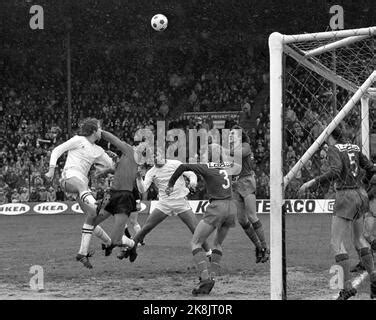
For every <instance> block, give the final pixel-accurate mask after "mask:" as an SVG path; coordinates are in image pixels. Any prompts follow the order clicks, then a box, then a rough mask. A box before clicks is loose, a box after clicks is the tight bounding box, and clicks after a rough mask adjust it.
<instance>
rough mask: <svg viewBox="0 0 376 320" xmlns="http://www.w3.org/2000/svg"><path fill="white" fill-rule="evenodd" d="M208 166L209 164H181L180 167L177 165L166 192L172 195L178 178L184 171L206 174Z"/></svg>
mask: <svg viewBox="0 0 376 320" xmlns="http://www.w3.org/2000/svg"><path fill="white" fill-rule="evenodd" d="M206 167H207V166H206V165H204V164H181V165H180V166H179V167H177V169H176V170H175V172H174V173H173V175H172V176H171V178H170V180H169V181H168V185H167V189H166V194H167V195H170V194H171V193H172V191H173V190H174V185H175V182H176V180H178V178H179V177H180V176H181V175H182V174H183V172H186V171H193V172H194V173H196V174H200V175H205V168H206Z"/></svg>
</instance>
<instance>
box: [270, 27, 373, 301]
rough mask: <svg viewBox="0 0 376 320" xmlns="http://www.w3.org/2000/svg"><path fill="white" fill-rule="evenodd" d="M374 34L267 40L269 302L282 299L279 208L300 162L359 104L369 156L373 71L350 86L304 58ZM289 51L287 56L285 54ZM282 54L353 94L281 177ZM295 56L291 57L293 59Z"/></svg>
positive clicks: (334, 33)
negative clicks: (317, 43)
mask: <svg viewBox="0 0 376 320" xmlns="http://www.w3.org/2000/svg"><path fill="white" fill-rule="evenodd" d="M375 34H376V27H370V28H361V29H351V30H341V31H330V32H319V33H311V34H301V35H282V34H280V33H278V32H274V33H272V34H271V35H270V36H269V53H270V248H271V257H270V295H271V299H272V300H282V299H285V294H286V293H285V283H284V262H283V261H284V259H285V257H284V252H283V250H284V244H283V241H284V234H283V226H284V220H283V214H282V205H283V200H284V189H285V188H286V186H287V184H288V183H289V181H290V179H291V178H292V177H293V176H294V173H295V172H296V171H298V170H299V169H300V168H301V167H302V166H303V164H304V159H305V158H309V157H310V154H312V153H313V152H315V151H316V150H317V149H318V148H319V147H320V145H321V143H322V142H323V141H325V138H326V137H327V136H328V135H329V134H330V133H331V132H332V131H333V130H334V128H335V127H336V126H337V124H338V123H339V122H340V121H341V120H342V119H343V118H344V117H345V116H346V114H347V113H348V112H349V110H351V108H352V107H353V106H354V105H355V104H357V103H358V102H359V100H361V113H362V115H361V116H362V119H363V120H362V126H361V128H362V129H361V132H362V142H364V147H363V152H364V153H365V154H366V155H367V156H369V138H368V137H369V127H368V100H369V97H370V96H372V97H375V96H376V88H372V87H371V86H372V83H373V81H374V80H376V71H374V72H373V73H372V74H371V75H370V77H369V78H368V79H367V80H366V81H365V82H364V83H363V85H362V86H361V87H357V86H354V85H353V84H352V83H351V82H349V81H347V80H346V79H343V78H342V77H340V76H336V75H335V74H332V73H330V72H328V73H325V70H323V69H322V68H321V69H320V68H317V67H316V66H315V65H314V64H311V63H310V62H309V61H308V59H305V58H306V57H312V56H314V55H316V54H319V53H322V52H326V51H329V50H333V49H335V48H339V47H342V46H345V45H348V44H352V43H354V42H357V41H360V40H363V39H365V38H367V37H370V36H373V35H375ZM334 38H336V39H338V38H341V40H337V41H335V42H333V43H331V44H328V45H323V46H321V47H319V48H316V49H314V50H310V51H308V52H306V53H305V55H304V56H299V55H300V54H299V53H296V54H295V52H294V50H292V49H291V48H290V47H287V46H286V44H289V43H293V42H302V41H313V40H330V39H334ZM288 51H289V52H288ZM284 53H287V54H289V55H290V56H292V57H293V58H294V59H295V60H297V61H298V62H299V63H301V64H303V65H304V66H305V67H308V68H309V69H311V70H313V71H315V72H316V73H318V74H320V75H321V76H323V77H325V78H327V79H328V80H330V81H332V82H334V83H336V84H337V85H339V86H341V87H343V88H345V89H346V90H349V91H351V92H353V94H354V96H353V97H352V98H351V99H350V100H349V101H348V103H347V104H346V105H345V106H344V107H343V108H342V109H341V111H340V112H339V113H338V114H337V115H336V117H335V118H334V119H333V121H332V122H331V123H330V124H329V125H328V127H327V128H326V129H325V130H324V131H323V132H322V134H321V135H320V136H319V137H318V138H317V140H316V141H315V142H314V143H313V145H312V146H311V147H310V148H309V149H308V150H307V152H306V153H305V154H304V155H303V157H302V158H301V160H302V162H301V161H298V162H297V163H296V165H295V166H294V167H293V168H292V169H291V171H290V172H289V173H288V174H287V175H286V176H285V177H284V176H283V150H282V146H283V141H282V139H283V80H284V79H283V75H284V70H283V68H284V66H283V64H284V62H283V61H284V58H283V55H284ZM294 54H295V56H294Z"/></svg>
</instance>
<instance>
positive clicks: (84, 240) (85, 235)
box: [78, 223, 94, 256]
mask: <svg viewBox="0 0 376 320" xmlns="http://www.w3.org/2000/svg"><path fill="white" fill-rule="evenodd" d="M93 230H94V227H93V226H91V225H89V224H86V223H84V225H83V227H82V235H81V246H80V250H79V251H78V253H79V254H82V255H84V256H86V255H87V253H88V251H89V246H90V240H91V235H92V234H93Z"/></svg>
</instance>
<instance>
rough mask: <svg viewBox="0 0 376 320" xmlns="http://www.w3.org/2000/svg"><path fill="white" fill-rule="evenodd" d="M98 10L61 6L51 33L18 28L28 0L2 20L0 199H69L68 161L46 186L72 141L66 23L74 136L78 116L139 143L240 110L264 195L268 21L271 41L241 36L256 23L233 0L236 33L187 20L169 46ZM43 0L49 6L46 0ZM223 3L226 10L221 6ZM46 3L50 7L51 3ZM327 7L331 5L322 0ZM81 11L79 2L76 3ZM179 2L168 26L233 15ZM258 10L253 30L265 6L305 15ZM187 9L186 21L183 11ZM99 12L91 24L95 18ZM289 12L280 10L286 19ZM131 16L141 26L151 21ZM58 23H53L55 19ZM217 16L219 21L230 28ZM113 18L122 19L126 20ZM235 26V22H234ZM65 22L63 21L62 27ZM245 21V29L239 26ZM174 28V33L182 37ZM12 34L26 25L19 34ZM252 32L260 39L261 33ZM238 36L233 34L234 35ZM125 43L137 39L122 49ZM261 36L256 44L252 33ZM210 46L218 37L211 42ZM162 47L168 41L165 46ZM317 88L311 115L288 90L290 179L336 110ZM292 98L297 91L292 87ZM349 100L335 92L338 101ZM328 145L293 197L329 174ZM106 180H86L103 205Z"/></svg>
mask: <svg viewBox="0 0 376 320" xmlns="http://www.w3.org/2000/svg"><path fill="white" fill-rule="evenodd" d="M113 2H114V3H113V6H115V7H116V6H119V8H118V9H117V10H119V12H120V10H124V8H123V7H122V6H127V5H126V4H122V3H123V2H118V1H113ZM222 2H223V1H222ZM306 2H307V3H308V5H312V6H316V4H312V3H311V1H306ZM93 3H95V5H88V6H87V8H86V9H85V10H83V11H80V10H74V8H73V7H72V8H71V10H70V11H69V10H68V11H66V10H65V9H64V8H63V7H58V8H55V9H56V10H58V11H57V12H59V15H58V16H57V17H56V19H57V20H56V21H58V22H59V23H57V22H56V25H54V26H51V28H48V29H46V31H43V32H45V33H43V32H39V33H38V32H34V31H30V30H27V31H25V30H24V28H23V27H22V26H23V24H25V25H27V23H28V21H27V20H25V19H26V18H28V17H26V18H24V19H23V20H22V19H19V18H18V15H16V14H15V13H14V12H16V11H17V10H18V13H19V14H20V12H21V13H22V10H23V9H24V7H25V6H27V4H25V3H23V2H22V3H21V2H20V4H19V8H17V10H13V9H15V8H10V7H6V9H7V10H8V11H9V12H13V13H14V14H13V15H7V16H4V19H0V20H2V21H4V22H1V21H0V23H7V21H8V20H7V19H11V20H10V21H8V22H9V25H12V26H13V25H14V26H15V27H14V28H12V31H11V32H9V33H8V34H6V35H4V36H5V37H7V38H6V39H5V38H4V40H6V41H4V45H3V48H2V49H1V54H0V70H1V72H0V83H1V84H2V85H1V87H0V204H1V203H6V202H19V201H42V202H43V201H53V200H58V201H62V200H73V198H72V196H71V195H65V194H64V192H62V190H61V188H60V187H59V183H58V181H59V178H60V172H61V169H62V167H63V164H64V157H62V158H61V159H60V161H59V168H58V169H57V172H56V177H55V179H54V180H53V182H52V183H51V184H48V183H47V182H46V181H45V179H44V173H45V172H47V170H48V164H49V157H50V154H51V150H52V149H53V148H54V147H55V146H57V145H59V144H60V143H62V142H63V141H65V140H67V139H68V138H69V137H70V136H69V133H68V123H67V118H68V113H67V105H68V101H67V99H68V98H67V72H66V52H65V50H66V49H67V46H68V44H67V38H66V32H67V29H69V28H71V44H70V47H71V48H70V49H71V92H72V98H71V105H72V117H71V119H72V121H71V126H72V132H73V133H74V132H76V130H77V128H78V124H79V122H80V121H81V120H82V119H84V118H86V117H96V118H98V119H101V120H102V123H103V127H104V128H105V129H107V130H109V131H111V132H113V133H114V134H115V135H117V136H118V137H119V138H121V139H123V140H124V141H126V142H128V143H130V144H133V142H134V140H133V137H134V133H135V132H136V131H137V130H138V129H140V128H148V129H150V130H152V131H154V132H155V130H156V123H157V121H158V120H164V121H166V123H167V127H168V128H169V129H172V128H182V129H189V128H197V129H199V128H206V129H211V128H212V127H213V121H212V119H210V118H208V119H199V118H198V117H192V118H191V119H185V118H184V117H183V113H184V112H205V111H231V110H233V111H239V112H240V117H241V118H243V120H244V119H245V120H247V118H248V119H249V118H250V117H251V115H252V116H253V117H255V119H250V120H252V121H250V123H252V126H250V127H247V128H246V129H247V133H248V135H249V136H250V138H251V139H250V140H251V144H252V150H253V156H254V159H255V173H256V177H257V185H258V187H257V197H258V198H268V197H269V149H270V144H269V140H270V122H269V105H268V103H269V101H268V100H265V101H263V104H264V105H261V108H259V106H257V105H256V104H255V99H256V97H257V96H258V94H259V93H260V92H261V91H262V89H263V87H265V85H266V83H267V74H268V63H267V60H268V56H267V48H266V47H265V43H266V40H265V34H267V33H269V31H268V30H265V29H264V28H265V27H264V26H265V25H266V24H267V23H266V21H264V20H263V21H262V23H260V26H262V30H263V31H264V32H265V34H264V35H261V33H258V34H259V36H258V38H261V41H260V40H258V41H256V40H255V41H254V42H252V41H250V37H251V36H250V32H249V31H247V32H245V31H244V30H248V24H249V19H243V18H244V17H245V16H246V15H244V14H243V13H244V10H248V9H249V8H248V7H249V5H248V4H247V3H246V2H242V1H239V2H237V3H236V4H235V3H234V2H231V5H230V6H231V10H235V9H236V10H237V11H236V12H237V14H235V15H234V14H233V15H232V18H231V19H232V20H231V21H233V24H231V25H232V26H233V27H234V28H235V29H236V30H235V31H234V30H230V29H231V28H228V26H226V25H225V24H219V23H217V24H213V23H211V24H208V26H207V28H206V29H205V28H204V29H205V30H206V31H203V32H201V33H200V34H199V35H196V33H195V31H194V30H193V29H197V28H195V24H194V23H189V24H187V25H188V26H190V27H191V29H192V30H191V31H192V33H184V32H182V33H179V34H177V32H175V31H173V30H174V29H172V31H171V33H166V36H165V39H162V36H161V35H159V36H158V35H153V36H150V32H151V31H150V30H149V29H148V30H149V31H148V33H145V32H146V31H145V30H141V29H140V30H137V28H136V26H143V25H148V23H147V24H145V23H144V21H143V23H135V22H134V21H132V22H131V21H125V22H124V21H123V20H124V19H123V17H122V15H121V14H119V15H116V14H112V13H111V14H108V13H107V11H106V10H107V9H108V8H105V7H103V8H102V4H101V3H100V2H98V1H94V2H93ZM148 3H149V2H147V1H143V4H142V5H140V7H139V8H133V9H132V8H128V7H127V8H126V10H125V11H126V12H133V11H137V10H142V7H143V6H146V7H147V6H148V5H149V4H148ZM41 4H44V3H43V1H42V2H41ZM222 4H223V5H225V2H223V3H222ZM45 5H48V4H47V2H46V4H45ZM321 5H322V6H324V1H323V3H322V4H321ZM7 6H11V5H10V4H8V5H7ZM76 6H80V5H79V4H78V3H77V4H76ZM130 6H132V5H131V4H130ZM174 6H175V4H171V6H170V5H169V8H166V9H165V12H166V14H168V13H169V12H168V10H172V11H173V14H171V15H173V16H174V17H175V21H174V20H173V19H172V23H175V24H176V26H180V25H179V23H183V22H184V19H183V17H185V16H190V17H192V19H197V20H200V23H204V22H203V21H206V18H205V17H207V16H210V17H212V18H213V19H214V20H215V19H216V18H215V17H217V16H219V17H222V16H221V15H223V17H224V16H225V15H226V14H227V12H229V10H227V9H230V8H225V7H224V8H222V9H223V10H222V9H221V10H219V9H218V8H217V7H218V6H217V4H216V2H214V1H208V2H207V4H205V6H206V7H207V8H206V7H205V8H206V9H205V8H201V7H200V10H199V11H198V12H197V7H195V5H194V4H192V5H188V4H180V5H176V7H174ZM179 6H180V7H179ZM109 7H111V6H109ZM120 7H121V8H120ZM235 7H236V8H235ZM301 7H302V8H305V6H301ZM234 8H235V9H234ZM247 8H248V9H247ZM299 8H300V7H299ZM11 9H12V10H13V11H12V10H11ZM112 9H113V8H112ZM252 9H253V10H255V12H256V13H257V14H256V13H255V14H254V17H253V22H252V28H253V27H255V26H256V25H257V21H258V19H261V17H265V10H269V13H270V10H271V12H274V11H276V12H277V11H278V10H282V11H283V10H286V12H290V10H300V9H298V7H296V6H292V7H291V6H290V7H289V8H287V7H286V8H285V9H284V8H283V6H282V8H278V5H276V6H274V5H273V6H271V7H270V6H268V5H267V4H261V3H260V4H257V8H252ZM20 10H21V11H20ZM64 10H65V11H64ZM132 10H133V11H132ZM302 10H303V9H302ZM3 11H4V10H3ZM8 11H7V12H8ZM172 11H171V12H172ZM46 12H47V14H50V13H48V11H46ZM49 12H51V10H50V11H49ZM75 12H79V13H80V15H79V16H76V17H75V16H73V26H70V27H69V26H68V24H67V23H66V20H64V19H62V18H61V17H62V16H63V15H69V13H70V14H75ZM187 12H190V13H191V14H190V15H187ZM323 12H326V11H325V10H324V11H323ZM60 13H64V14H62V15H60ZM93 15H94V16H95V17H96V19H91V18H92V17H93ZM266 16H267V17H268V19H269V20H270V21H269V20H268V25H270V26H272V25H273V23H272V21H271V20H273V19H274V14H267V15H266ZM283 16H284V15H283V14H281V17H283ZM287 16H288V15H286V17H287ZM299 16H302V17H303V16H305V15H303V14H302V15H299ZM2 17H3V16H2ZM134 17H135V19H138V20H139V19H143V18H142V17H147V15H146V14H145V15H140V16H137V15H134ZM140 17H141V18H140ZM179 17H180V18H181V19H180V18H179ZM223 17H222V18H223ZM242 17H243V18H242ZM51 18H52V17H49V18H48V19H47V21H51ZM89 18H90V19H89ZM97 18H98V19H97ZM222 18H221V19H218V20H216V21H217V22H218V21H223V20H224V19H222ZM106 19H108V20H106ZM110 19H115V20H116V19H120V20H121V23H120V22H116V21H117V20H116V21H115V20H111V21H110ZM236 19H238V20H239V19H240V20H241V19H243V20H241V21H240V20H239V21H236ZM263 19H264V18H263ZM325 19H327V17H326V14H325ZM138 20H137V21H138ZM179 20H181V21H179ZM92 21H95V23H93V22H92ZM109 21H110V22H111V23H110V22H109ZM114 21H115V22H116V23H115V22H114ZM325 21H326V20H325ZM99 22H100V23H99ZM236 22H239V25H238V24H236ZM197 23H199V22H197ZM135 25H136V26H135ZM285 25H286V26H287V25H289V28H290V29H291V30H294V28H296V26H294V24H287V20H286V24H285ZM60 26H63V27H62V28H63V29H61V28H60ZM244 26H247V28H243V27H244ZM64 28H66V29H64ZM148 28H150V27H149V26H148ZM179 28H180V27H179ZM179 28H178V27H176V28H175V30H178V29H179ZM299 28H300V29H299V30H300V32H303V31H302V30H301V26H299ZM16 30H20V32H19V34H17V33H16V32H17V31H16ZM179 30H180V29H179ZM252 30H253V32H254V35H255V34H256V29H252ZM224 31H226V33H224ZM281 31H283V30H281ZM174 32H175V33H174ZM235 32H237V34H238V37H236V38H235V37H234V34H235ZM285 32H288V31H287V30H285ZM141 33H142V34H144V35H145V34H147V36H146V37H144V38H142V37H141V36H140V37H139V38H140V41H141V38H142V39H143V40H144V42H143V43H139V42H137V38H138V34H141ZM186 34H190V35H191V37H187V36H186ZM246 36H248V38H247V41H245V39H246ZM128 37H129V39H132V41H128V42H127V40H129V39H128ZM158 37H159V38H158ZM195 37H196V38H195ZM262 37H264V38H262ZM254 38H255V39H256V36H254ZM145 39H146V40H145ZM197 39H198V40H197ZM167 40H168V41H170V42H171V43H170V44H169V43H168V41H167ZM211 40H213V41H212V42H210V41H211ZM158 41H160V42H161V44H163V45H160V46H159V45H158ZM215 41H217V42H218V41H222V42H223V41H226V44H225V45H224V44H223V43H222V45H218V43H217V42H215ZM145 43H146V46H145ZM125 44H128V45H125ZM132 44H133V46H132ZM245 44H246V45H245ZM313 86H315V84H313ZM311 89H312V88H311ZM316 89H317V90H316ZM319 89H320V90H321V87H318V88H313V89H312V90H311V91H313V92H316V91H317V94H318V95H319V96H320V98H319V99H322V100H320V101H313V100H311V99H312V95H308V94H307V97H305V101H304V104H305V105H309V107H307V108H303V107H302V106H301V105H299V104H298V103H297V102H296V99H294V97H293V96H291V95H290V96H289V95H287V101H286V106H287V109H286V126H287V128H288V133H287V136H286V150H285V151H286V157H287V161H286V164H287V165H286V167H285V168H284V170H285V171H286V172H287V171H288V169H290V168H291V167H292V166H293V165H294V164H295V163H296V161H297V160H298V159H299V158H300V157H301V156H302V154H303V152H304V150H307V147H308V146H309V145H310V144H311V143H312V139H313V137H316V136H317V135H318V134H319V132H320V130H321V128H322V126H325V125H326V124H327V123H328V117H326V115H328V114H332V113H333V112H334V110H331V109H330V106H328V108H327V111H328V112H327V114H323V113H320V112H319V110H318V108H317V106H318V105H320V106H322V105H323V104H325V103H326V102H327V101H326V100H327V99H328V98H327V94H326V92H324V91H318V90H319ZM291 92H298V91H297V90H294V89H293V90H291ZM300 98H302V95H301V96H300ZM345 98H346V97H344V96H343V95H341V94H339V100H341V99H343V100H344V99H345ZM325 99H326V100H325ZM316 102H317V103H316ZM341 102H342V101H340V103H341ZM315 103H316V104H315ZM257 108H259V112H258V113H257V114H256V115H255V114H254V111H255V110H257ZM371 112H374V110H373V111H371ZM355 118H356V114H355V115H354V119H355ZM253 120H254V121H253ZM234 124H235V123H234V121H233V120H231V119H228V121H227V122H226V128H230V127H231V126H232V125H234ZM326 148H327V147H325V146H323V147H322V149H320V150H319V152H318V153H317V154H316V155H315V157H314V158H313V159H312V160H311V161H310V162H308V163H307V164H306V166H305V167H304V168H303V169H302V171H301V173H300V174H299V175H298V176H297V177H296V178H295V179H294V180H293V181H292V182H291V183H290V185H289V186H288V189H287V190H286V193H287V197H296V191H297V188H298V187H299V186H300V185H301V183H302V182H303V181H307V180H308V179H309V178H310V177H312V176H314V175H317V174H319V173H322V172H325V170H327V169H328V163H327V159H326ZM108 185H109V178H107V179H105V178H101V179H95V178H93V177H92V178H91V187H92V190H93V192H94V193H95V195H96V197H97V198H100V197H101V196H103V193H104V191H105V190H106V189H107V188H108ZM320 190H321V191H318V193H317V194H313V195H312V196H315V197H319V196H326V195H327V188H326V189H325V188H324V189H320ZM322 190H326V191H322ZM155 195H156V192H155V190H152V191H151V192H150V194H149V198H150V199H152V198H153V197H155ZM190 198H192V199H202V198H205V186H204V184H203V182H202V181H201V180H200V181H199V185H198V188H197V191H196V192H195V193H194V194H191V195H190Z"/></svg>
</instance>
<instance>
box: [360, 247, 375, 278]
mask: <svg viewBox="0 0 376 320" xmlns="http://www.w3.org/2000/svg"><path fill="white" fill-rule="evenodd" d="M359 252H360V261H361V262H362V264H363V266H364V268H366V270H367V272H368V274H371V273H372V272H373V271H374V264H373V257H372V253H371V250H370V249H369V248H361V249H360V250H359Z"/></svg>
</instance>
